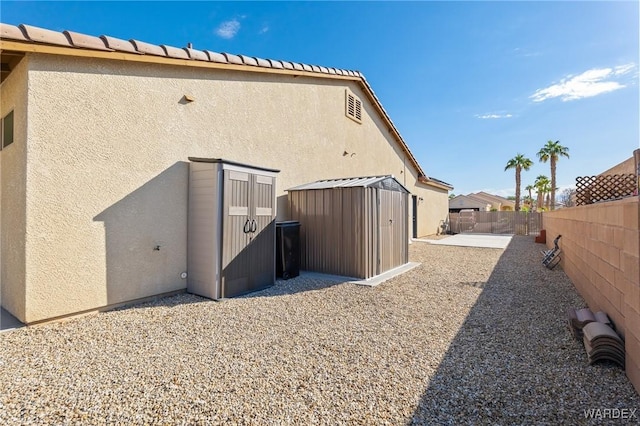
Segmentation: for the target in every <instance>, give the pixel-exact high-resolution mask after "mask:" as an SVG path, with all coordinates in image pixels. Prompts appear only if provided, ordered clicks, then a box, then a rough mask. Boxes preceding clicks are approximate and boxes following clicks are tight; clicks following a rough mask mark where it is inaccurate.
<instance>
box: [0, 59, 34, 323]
mask: <svg viewBox="0 0 640 426" xmlns="http://www.w3.org/2000/svg"><path fill="white" fill-rule="evenodd" d="M27 67H28V61H26V60H24V61H22V62H21V63H20V64H19V65H18V66H17V67H16V69H15V70H14V71H13V72H12V73H11V75H9V76H8V78H7V80H6V81H5V82H4V83H3V84H2V85H0V117H4V116H5V115H6V114H8V113H9V112H10V111H12V110H13V111H14V123H13V126H14V142H13V143H12V144H11V145H9V146H7V147H6V148H5V149H3V150H2V151H0V280H1V282H2V288H1V291H0V303H1V304H2V306H4V307H5V308H6V309H7V310H9V311H11V312H13V313H14V315H16V316H21V317H24V316H25V291H24V289H25V284H26V277H25V269H26V264H25V262H26V257H25V254H26V253H25V249H26V239H25V233H26V189H27V144H26V140H27V108H26V106H27V96H28V74H27Z"/></svg>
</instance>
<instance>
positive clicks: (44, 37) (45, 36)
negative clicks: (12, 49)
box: [20, 24, 72, 47]
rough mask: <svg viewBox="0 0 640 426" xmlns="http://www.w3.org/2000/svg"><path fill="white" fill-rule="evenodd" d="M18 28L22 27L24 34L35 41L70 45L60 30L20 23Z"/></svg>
mask: <svg viewBox="0 0 640 426" xmlns="http://www.w3.org/2000/svg"><path fill="white" fill-rule="evenodd" d="M20 28H21V29H22V32H23V33H24V34H25V36H26V37H27V38H28V39H29V40H31V41H35V42H37V43H47V44H55V45H58V46H67V47H71V46H72V45H71V42H70V40H69V38H68V37H67V36H66V35H65V34H63V33H61V32H58V31H52V30H47V29H46V28H40V27H34V26H33V25H25V24H20Z"/></svg>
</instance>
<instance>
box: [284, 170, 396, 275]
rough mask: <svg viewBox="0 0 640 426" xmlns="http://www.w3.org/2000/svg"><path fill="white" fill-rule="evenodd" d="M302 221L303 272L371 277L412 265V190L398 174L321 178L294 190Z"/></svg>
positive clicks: (293, 204)
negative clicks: (400, 179) (409, 221)
mask: <svg viewBox="0 0 640 426" xmlns="http://www.w3.org/2000/svg"><path fill="white" fill-rule="evenodd" d="M288 192H289V208H290V210H289V211H290V213H291V219H294V220H297V221H299V222H300V223H301V225H302V226H301V231H300V245H301V262H300V263H301V264H300V268H301V269H304V270H309V271H317V272H323V273H328V274H336V275H344V276H350V277H355V278H363V279H367V278H371V277H373V276H376V275H379V274H381V273H383V272H386V271H388V270H390V269H393V268H395V267H397V266H401V265H404V264H405V263H407V262H408V261H409V224H408V194H409V191H407V189H406V188H405V187H404V186H402V184H400V182H398V181H397V180H396V179H395V178H394V177H393V176H372V177H361V178H349V179H331V180H321V181H317V182H313V183H308V184H305V185H300V186H296V187H294V188H291V189H289V190H288Z"/></svg>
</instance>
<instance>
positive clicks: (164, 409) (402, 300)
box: [0, 237, 640, 425]
mask: <svg viewBox="0 0 640 426" xmlns="http://www.w3.org/2000/svg"><path fill="white" fill-rule="evenodd" d="M541 248H542V246H541V245H537V244H535V243H533V238H532V237H514V238H513V240H512V242H511V244H510V245H509V247H508V248H507V249H506V250H499V249H485V248H466V247H447V246H436V245H430V244H427V243H414V244H412V246H411V252H410V253H411V260H412V261H416V262H422V265H421V266H419V267H418V268H415V269H413V270H411V271H409V272H407V273H405V274H403V275H401V276H399V277H396V278H394V279H392V280H390V281H387V282H385V283H383V284H381V285H379V286H378V287H374V288H370V287H363V286H357V285H353V284H347V283H336V282H330V281H322V280H318V279H311V278H306V277H298V278H296V279H292V280H289V281H286V282H285V281H278V282H277V284H276V285H275V286H274V287H272V288H270V289H268V290H265V291H262V292H259V293H254V294H251V295H249V296H246V297H241V298H236V299H230V300H226V301H223V302H213V301H210V300H207V299H203V298H200V297H197V296H193V295H188V294H183V295H178V296H174V297H169V298H164V299H160V300H158V301H156V302H153V303H146V304H142V305H137V306H135V307H131V308H127V309H120V310H116V311H111V312H106V313H101V314H96V315H92V316H85V317H81V318H76V319H72V320H68V321H64V322H59V323H52V324H47V325H42V326H35V327H28V328H23V329H18V330H14V331H11V332H8V333H4V334H1V335H0V424H3V425H4V424H10V425H12V424H56V425H57V424H82V425H85V424H189V425H191V424H227V423H229V424H267V425H281V424H326V425H335V424H367V425H378V424H393V425H402V424H554V425H555V424H582V423H584V424H602V421H593V420H588V419H585V410H590V409H605V408H607V409H608V408H619V409H629V410H633V409H639V411H640V398H639V396H638V394H637V393H636V392H635V390H634V389H633V387H632V386H631V384H630V383H629V381H628V380H627V379H626V376H625V375H624V372H623V371H622V370H621V369H620V368H618V367H616V366H614V365H609V364H601V365H596V366H588V365H587V356H586V354H585V351H584V348H583V347H582V345H581V343H580V342H578V341H577V340H575V339H574V338H573V337H572V335H571V334H570V332H569V331H568V329H567V327H566V318H565V311H566V309H567V308H568V307H581V306H584V302H583V300H582V299H581V298H580V297H579V296H578V295H577V294H576V292H575V290H574V289H573V286H572V285H571V282H570V281H569V280H568V278H567V277H566V276H565V275H564V273H563V272H562V271H561V270H560V268H557V270H554V271H549V270H547V269H545V268H544V267H543V266H542V265H541V264H540V257H541V256H540V253H539V251H540V250H541ZM635 416H636V418H635V419H632V421H634V422H637V421H638V417H640V413H636V414H635ZM626 423H628V421H626Z"/></svg>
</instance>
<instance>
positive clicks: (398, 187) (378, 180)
mask: <svg viewBox="0 0 640 426" xmlns="http://www.w3.org/2000/svg"><path fill="white" fill-rule="evenodd" d="M354 187H365V188H380V189H388V190H390V191H397V192H404V193H406V194H408V193H409V191H408V190H407V188H405V187H404V186H403V185H402V184H401V183H400V182H398V180H397V179H396V178H394V177H393V176H392V175H386V176H365V177H354V178H344V179H326V180H318V181H315V182H311V183H305V184H304V185H298V186H296V187H293V188H289V189H288V190H287V191H307V190H313V189H332V188H354Z"/></svg>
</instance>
